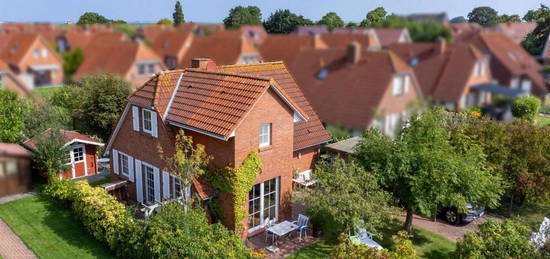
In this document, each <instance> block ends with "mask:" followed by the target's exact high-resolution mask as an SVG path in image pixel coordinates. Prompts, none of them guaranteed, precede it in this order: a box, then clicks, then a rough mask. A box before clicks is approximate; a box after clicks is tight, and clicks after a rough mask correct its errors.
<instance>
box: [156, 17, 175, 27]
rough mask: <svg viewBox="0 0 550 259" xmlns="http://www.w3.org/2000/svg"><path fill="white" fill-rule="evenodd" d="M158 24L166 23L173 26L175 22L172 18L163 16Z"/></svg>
mask: <svg viewBox="0 0 550 259" xmlns="http://www.w3.org/2000/svg"><path fill="white" fill-rule="evenodd" d="M157 24H158V25H166V26H172V25H174V23H173V22H172V21H170V19H167V18H162V19H160V20H159V21H158V22H157Z"/></svg>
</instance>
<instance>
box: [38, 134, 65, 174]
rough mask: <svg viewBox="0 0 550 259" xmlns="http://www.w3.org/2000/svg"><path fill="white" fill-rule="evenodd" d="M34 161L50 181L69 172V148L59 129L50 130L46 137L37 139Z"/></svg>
mask: <svg viewBox="0 0 550 259" xmlns="http://www.w3.org/2000/svg"><path fill="white" fill-rule="evenodd" d="M35 140H36V144H35V149H34V151H33V161H34V162H35V163H36V164H37V165H38V167H39V168H40V170H41V171H42V172H45V173H46V176H48V178H49V179H50V180H53V179H55V178H57V176H58V175H59V174H60V173H63V172H65V171H67V170H69V168H70V166H69V165H68V164H69V163H70V162H71V161H70V158H69V156H68V154H69V152H70V148H69V146H65V143H66V142H67V141H66V140H65V137H63V135H61V133H60V132H59V129H50V130H48V131H47V132H46V133H45V134H44V135H40V136H37V137H36V138H35Z"/></svg>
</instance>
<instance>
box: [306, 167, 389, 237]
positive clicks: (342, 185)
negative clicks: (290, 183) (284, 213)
mask: <svg viewBox="0 0 550 259" xmlns="http://www.w3.org/2000/svg"><path fill="white" fill-rule="evenodd" d="M312 179H313V180H314V181H318V182H317V183H316V185H315V188H311V189H306V190H305V191H306V192H307V195H304V197H302V198H301V199H299V201H301V202H302V203H304V204H307V206H308V207H309V209H308V213H309V214H311V215H313V217H317V218H319V217H324V218H327V217H328V218H329V219H330V220H332V221H333V222H335V223H336V226H335V227H334V228H335V229H331V231H332V232H334V233H344V232H347V233H350V232H353V231H354V230H355V227H363V228H366V229H369V231H371V232H376V230H377V229H379V228H380V227H381V226H382V225H383V223H384V222H385V221H386V219H387V218H388V217H389V214H390V213H391V212H392V210H391V208H390V206H389V205H388V204H389V200H390V196H389V193H387V192H385V191H383V190H381V188H380V186H379V185H378V181H377V179H376V177H375V176H374V175H373V174H371V173H367V172H366V171H365V170H364V169H363V168H362V167H361V166H360V165H359V164H357V163H355V162H353V161H351V162H346V161H344V160H343V159H341V158H336V159H335V160H334V162H333V163H328V162H326V161H320V162H319V163H318V164H317V166H316V168H315V172H314V174H313V176H312ZM350 201H353V202H350Z"/></svg>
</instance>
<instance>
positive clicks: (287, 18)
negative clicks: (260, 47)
mask: <svg viewBox="0 0 550 259" xmlns="http://www.w3.org/2000/svg"><path fill="white" fill-rule="evenodd" d="M263 24H264V27H265V30H266V31H267V32H268V33H291V32H292V31H293V30H294V28H296V26H303V25H313V22H312V21H311V20H309V19H306V18H304V16H302V15H297V14H295V13H293V12H291V11H290V10H288V9H285V10H277V11H275V12H274V13H272V14H271V15H270V16H269V18H268V19H267V20H266V21H264V23H263Z"/></svg>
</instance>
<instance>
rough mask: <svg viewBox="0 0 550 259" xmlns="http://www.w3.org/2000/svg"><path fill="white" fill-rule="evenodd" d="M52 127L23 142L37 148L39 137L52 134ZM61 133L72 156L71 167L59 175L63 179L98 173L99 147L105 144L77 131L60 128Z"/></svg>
mask: <svg viewBox="0 0 550 259" xmlns="http://www.w3.org/2000/svg"><path fill="white" fill-rule="evenodd" d="M51 131H52V130H51V129H48V130H46V131H45V132H44V133H42V134H41V135H40V136H38V137H34V138H32V139H29V140H27V141H25V142H23V145H24V146H26V147H27V148H29V149H30V150H34V149H35V148H36V141H37V140H38V139H37V138H45V137H47V136H48V135H51V134H52V133H51ZM59 133H61V135H62V136H63V137H64V139H65V141H66V142H65V146H69V147H70V150H71V151H70V152H69V154H67V155H69V156H70V158H71V162H70V166H71V169H70V170H68V171H67V172H64V173H62V174H60V175H59V178H63V179H76V178H80V177H84V176H89V175H94V174H97V173H98V166H97V154H96V153H97V152H96V151H97V147H99V146H103V144H102V143H99V142H97V141H95V140H94V139H92V138H91V137H89V136H86V135H84V134H80V133H78V132H75V131H68V130H60V132H59Z"/></svg>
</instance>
